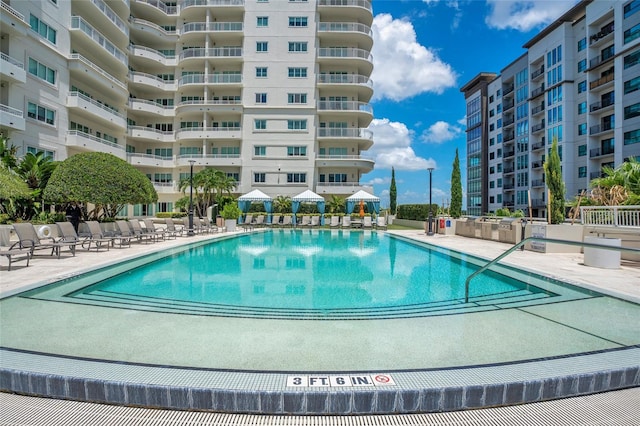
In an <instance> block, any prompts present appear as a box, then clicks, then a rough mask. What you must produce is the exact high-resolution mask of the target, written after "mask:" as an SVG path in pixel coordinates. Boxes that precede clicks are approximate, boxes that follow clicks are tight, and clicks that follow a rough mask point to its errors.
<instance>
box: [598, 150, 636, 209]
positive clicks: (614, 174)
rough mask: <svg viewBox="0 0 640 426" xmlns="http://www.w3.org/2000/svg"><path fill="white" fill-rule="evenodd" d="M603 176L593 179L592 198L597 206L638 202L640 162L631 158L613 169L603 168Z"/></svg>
mask: <svg viewBox="0 0 640 426" xmlns="http://www.w3.org/2000/svg"><path fill="white" fill-rule="evenodd" d="M602 171H603V172H604V176H603V177H600V178H597V179H593V180H592V181H591V186H592V187H593V191H592V193H591V195H592V198H593V199H594V201H596V202H597V203H599V204H603V205H619V204H626V203H629V202H631V203H632V204H635V203H637V202H638V200H640V161H638V160H636V159H635V158H633V157H630V158H629V159H627V161H625V162H623V163H622V164H621V165H619V166H618V167H616V168H615V169H614V168H612V167H607V166H605V167H603V168H602Z"/></svg>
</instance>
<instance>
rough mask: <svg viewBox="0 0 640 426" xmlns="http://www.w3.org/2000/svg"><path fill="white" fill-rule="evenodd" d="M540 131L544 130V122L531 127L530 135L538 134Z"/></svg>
mask: <svg viewBox="0 0 640 426" xmlns="http://www.w3.org/2000/svg"><path fill="white" fill-rule="evenodd" d="M540 130H544V120H542V121H541V122H540V123H539V124H536V125H535V126H533V127H531V133H535V132H539V131H540Z"/></svg>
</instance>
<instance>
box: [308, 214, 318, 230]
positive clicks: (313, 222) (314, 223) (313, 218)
mask: <svg viewBox="0 0 640 426" xmlns="http://www.w3.org/2000/svg"><path fill="white" fill-rule="evenodd" d="M309 226H311V227H312V228H314V227H318V226H320V216H311V223H310V224H309Z"/></svg>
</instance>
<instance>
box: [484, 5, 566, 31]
mask: <svg viewBox="0 0 640 426" xmlns="http://www.w3.org/2000/svg"><path fill="white" fill-rule="evenodd" d="M577 2H578V1H577V0H487V6H488V7H489V14H488V15H487V16H486V18H485V22H486V24H487V25H488V26H489V27H492V28H497V29H499V30H504V29H508V28H509V29H515V30H518V31H523V32H526V31H529V30H531V29H533V28H536V27H540V26H543V25H546V24H549V23H551V22H552V21H553V20H555V19H557V18H559V17H560V15H562V14H563V13H564V12H566V11H567V10H569V8H571V7H572V6H573V5H574V4H576V3H577Z"/></svg>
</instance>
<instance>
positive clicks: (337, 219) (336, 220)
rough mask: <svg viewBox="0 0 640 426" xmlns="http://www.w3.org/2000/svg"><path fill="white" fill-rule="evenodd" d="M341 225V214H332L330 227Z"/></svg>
mask: <svg viewBox="0 0 640 426" xmlns="http://www.w3.org/2000/svg"><path fill="white" fill-rule="evenodd" d="M338 226H340V216H331V222H330V223H329V227H330V228H337V227H338Z"/></svg>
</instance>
